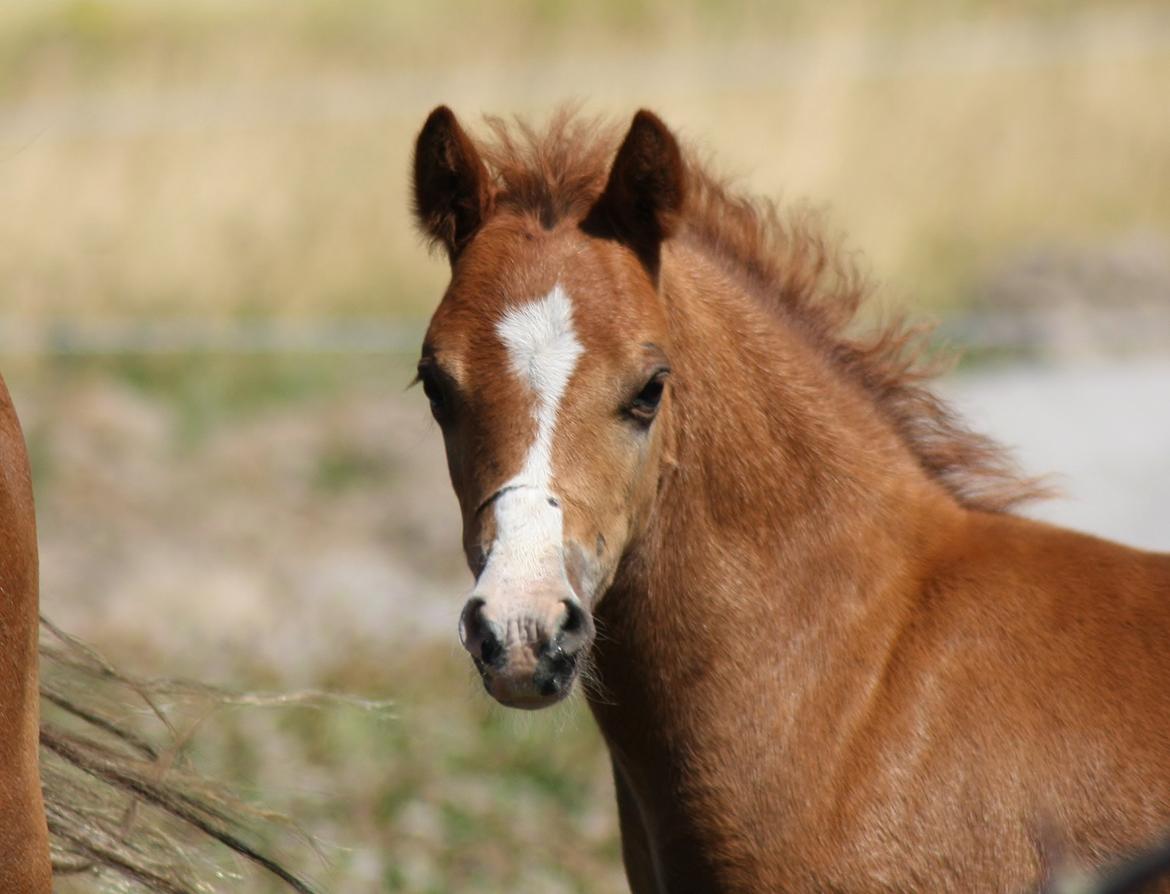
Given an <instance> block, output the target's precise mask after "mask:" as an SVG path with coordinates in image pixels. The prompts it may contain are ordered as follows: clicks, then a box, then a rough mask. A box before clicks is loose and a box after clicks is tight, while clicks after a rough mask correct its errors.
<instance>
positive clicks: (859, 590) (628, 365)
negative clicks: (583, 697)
mask: <svg viewBox="0 0 1170 894" xmlns="http://www.w3.org/2000/svg"><path fill="white" fill-rule="evenodd" d="M651 117H652V116H651ZM653 120H654V121H656V120H657V119H653ZM451 121H452V122H453V121H454V119H453V117H452V119H451ZM492 128H493V131H494V133H495V140H494V141H493V142H491V143H487V144H483V145H480V146H479V147H478V149H476V148H475V146H474V144H473V143H469V145H471V146H472V155H473V159H474V160H475V162H476V163H477V164H478V163H479V159H481V158H482V159H483V162H484V164H485V167H486V170H487V172H488V173H487V174H485V175H484V176H486V177H487V178H489V179H488V181H487V182H486V184H485V182H483V181H481V180H477V179H476V177H475V176H472V177H471V178H470V179H471V180H472V181H473V188H474V189H475V190H478V191H479V193H478V194H480V195H483V196H487V197H488V198H487V199H485V200H484V202H483V204H481V205H480V208H481V211H482V218H483V224H482V226H481V227H480V228H479V229H478V230H477V232H476V233H474V234H473V235H472V236H471V237H470V239H469V240H468V242H467V244H466V247H465V250H464V252H463V253H462V254H461V256H460V257H459V258H458V259H456V261H455V263H454V265H453V276H452V283H451V286H450V288H449V289H448V291H447V294H446V295H445V297H444V299H443V302H442V303H441V305H440V307H439V309H438V310H437V311H436V314H435V316H434V318H433V320H432V322H431V327H430V330H429V332H428V335H427V348H426V361H425V362H426V363H427V364H429V365H430V366H431V367H434V368H436V369H438V370H440V371H441V374H442V377H443V382H444V383H446V384H444V386H443V387H444V388H445V389H446V392H445V393H446V395H447V396H446V398H445V406H446V410H445V413H446V415H445V416H444V417H443V418H442V419H441V422H442V424H443V428H444V436H445V441H446V446H447V452H448V459H449V462H450V465H451V470H452V481H453V484H454V487H455V490H456V493H457V495H458V497H459V499H460V501H461V504H462V505H463V507H464V539H465V548H466V549H467V553H468V561H469V563H470V564H471V566H472V568H473V570H476V571H477V572H478V569H479V568H482V566H483V555H484V554H485V553H487V552H490V550H491V548H492V537H493V534H492V529H491V528H492V526H491V520H490V515H491V510H490V508H489V509H487V510H486V511H485V509H484V505H483V500H484V498H486V497H488V496H489V495H490V494H492V493H493V490H495V489H496V488H498V487H499V486H500V485H501V483H502V482H503V481H505V480H507V478H508V477H509V476H510V475H511V474H513V473H514V472H515V466H516V464H517V462H518V457H519V455H520V454H521V453H522V452H523V450H524V449H525V448H524V446H523V445H524V444H525V443H527V442H528V439H530V438H531V430H530V426H529V425H528V424H527V420H528V418H529V402H530V398H529V397H528V396H527V395H526V394H525V393H524V390H523V389H522V388H519V387H518V386H517V385H516V383H515V382H514V381H513V380H512V379H511V378H510V377H509V373H508V370H507V362H506V358H505V357H504V355H503V353H502V350H501V348H500V346H499V343H498V340H496V339H495V338H494V335H493V327H492V325H491V323H492V321H493V320H495V319H498V318H499V316H500V315H501V314H502V313H503V311H504V309H505V308H507V307H509V306H511V305H513V304H514V303H515V302H518V301H524V300H526V299H531V298H533V297H535V296H539V295H543V294H546V293H547V292H548V290H549V289H550V288H551V287H552V285H553V284H554V283H559V284H560V285H562V286H563V288H564V289H565V290H566V291H567V293H568V294H569V295H571V296H572V298H573V306H574V324H575V328H576V331H577V335H578V337H579V339H580V341H581V342H582V344H583V345H584V352H583V354H582V355H581V360H580V363H579V365H578V366H577V367H576V369H575V371H574V373H573V378H572V380H571V384H570V387H569V389H568V391H567V392H566V395H565V397H564V400H563V402H562V403H561V405H560V409H559V414H558V418H557V429H556V440H555V442H554V444H553V455H552V464H553V470H554V478H555V488H556V494H557V496H558V498H559V499H560V501H561V502H562V503H563V505H564V511H563V517H564V539H565V542H564V553H565V556H566V558H565V568H566V573H567V574H568V576H569V579H570V580H571V581H572V582H573V585H574V588H575V589H576V590H577V592H578V593H579V594H581V597H582V601H583V602H585V604H586V605H588V607H589V608H590V610H591V612H592V614H593V616H594V618H595V621H596V624H597V628H598V631H599V635H598V638H597V640H596V642H595V643H594V644H593V645H592V660H593V663H594V668H595V675H596V681H597V688H596V689H595V690H594V691H593V692H592V693H591V695H590V706H591V708H592V710H593V712H594V715H595V716H596V718H597V721H598V723H599V725H600V727H601V730H602V732H603V734H604V735H605V738H606V742H607V744H608V746H609V749H610V752H611V756H612V758H613V763H614V777H615V783H616V786H617V791H618V807H619V815H620V819H621V824H622V838H623V853H624V857H625V862H626V867H627V872H628V875H629V879H630V884H631V886H632V888H633V890H634V891H635V892H636V894H646V892H666V891H670V892H674V891H688V892H717V891H718V892H727V891H735V892H741V891H742V892H749V891H750V892H772V891H808V892H814V891H859V892H861V891H954V890H963V891H1004V892H1009V891H1025V890H1029V889H1032V890H1034V889H1035V888H1036V887H1037V886H1038V885H1040V884H1041V883H1042V881H1043V880H1044V879H1045V878H1046V877H1047V875H1048V873H1049V871H1050V869H1051V867H1052V863H1053V861H1054V860H1055V859H1058V858H1068V859H1072V860H1074V861H1077V862H1080V863H1082V864H1096V863H1100V862H1102V861H1105V860H1107V859H1111V858H1113V857H1116V856H1119V855H1124V854H1126V853H1131V852H1135V851H1136V850H1138V849H1140V848H1141V847H1143V846H1146V845H1149V844H1151V843H1153V842H1155V841H1157V840H1159V839H1160V837H1161V835H1162V834H1163V833H1164V831H1165V830H1166V829H1168V828H1170V726H1168V725H1167V720H1168V719H1170V650H1168V649H1167V648H1166V643H1167V642H1168V641H1170V556H1166V555H1156V554H1152V553H1145V552H1140V551H1136V550H1132V549H1129V548H1127V547H1124V546H1119V545H1116V544H1113V543H1108V542H1106V541H1103V540H1099V539H1096V538H1093V537H1089V536H1085V535H1082V534H1077V533H1073V532H1070V531H1064V530H1061V529H1058V528H1054V527H1051V526H1048V525H1044V524H1040V523H1037V522H1033V521H1028V520H1026V519H1022V518H1018V517H1015V516H1013V515H1011V514H1009V513H1008V512H1007V511H1006V510H1008V509H1009V508H1010V507H1012V506H1014V505H1016V504H1018V503H1019V502H1020V501H1021V500H1023V499H1026V498H1028V497H1030V496H1033V495H1035V494H1036V493H1037V489H1036V488H1035V486H1034V485H1033V484H1032V483H1030V482H1027V481H1024V480H1022V479H1020V478H1019V477H1017V476H1016V475H1015V473H1014V472H1013V471H1012V467H1011V464H1010V463H1009V462H1008V461H1007V460H1006V459H1005V458H1004V456H1003V454H1002V453H1000V452H999V451H998V450H997V449H996V448H995V447H994V446H993V445H992V444H991V443H990V442H989V441H987V440H986V439H984V438H982V437H980V436H978V435H975V434H972V433H971V432H969V431H967V430H966V429H965V428H964V427H962V425H961V424H960V423H958V422H957V421H956V420H955V418H954V417H953V416H952V415H951V413H950V412H949V410H948V409H947V407H946V406H945V405H944V404H943V403H942V402H940V401H939V400H938V399H937V398H936V397H934V396H933V395H932V394H931V392H930V391H929V390H927V388H926V387H925V384H924V381H923V375H922V373H920V372H919V371H918V369H919V367H918V365H917V363H916V360H917V352H918V351H919V350H920V347H919V346H918V345H917V344H916V343H914V342H913V340H912V339H911V338H910V337H909V336H907V335H906V334H905V330H904V329H902V328H900V327H893V328H888V329H886V330H884V331H881V332H879V333H878V334H877V335H876V336H875V337H873V338H871V339H868V340H864V341H859V340H856V339H855V338H854V337H852V336H851V335H849V334H848V333H849V327H850V326H851V324H852V321H853V320H854V318H855V315H856V312H857V310H858V307H859V305H860V303H861V300H862V298H863V297H864V294H865V292H866V289H865V287H864V286H863V285H862V283H861V280H860V278H859V277H858V276H857V274H856V273H855V272H854V271H853V270H852V268H851V267H850V266H849V265H848V264H847V263H845V262H844V261H842V260H841V259H840V257H839V255H838V254H837V252H836V251H835V250H833V249H832V248H831V247H829V246H828V245H827V244H826V243H825V241H824V240H823V239H822V238H820V237H819V236H818V235H816V234H815V231H814V230H813V229H812V228H811V227H810V226H809V225H808V222H807V221H800V220H797V221H795V222H785V221H784V219H783V218H782V217H781V216H780V215H779V214H778V213H777V211H776V210H775V208H774V207H773V206H772V205H771V204H769V203H766V202H760V201H756V200H749V199H744V198H740V197H737V196H735V195H733V194H732V193H731V192H730V191H729V190H728V189H727V188H726V187H725V186H723V185H722V184H721V183H720V182H719V181H717V180H716V179H715V178H714V177H712V176H711V175H710V174H708V173H707V172H706V169H705V168H704V167H703V166H702V165H700V164H699V163H698V162H696V161H695V160H694V158H693V157H688V158H686V159H685V171H684V175H683V176H684V177H685V182H684V183H683V184H682V187H681V190H680V192H679V194H680V195H685V196H686V199H685V206H684V208H683V211H682V213H681V214H680V215H679V223H678V226H677V229H675V230H674V231H673V235H669V234H667V233H666V232H665V231H664V235H666V236H668V238H665V239H664V241H663V242H662V243H661V245H660V246H659V252H658V256H659V258H660V262H661V263H660V267H659V268H657V269H656V268H655V267H654V266H653V265H650V264H648V263H647V258H646V256H645V252H644V250H643V248H644V247H643V246H642V245H639V244H638V238H631V237H630V236H629V235H628V234H626V233H623V232H621V231H620V230H619V229H615V231H614V232H611V233H609V234H606V233H604V232H598V231H597V230H595V229H594V228H593V227H592V226H590V225H589V221H590V220H591V215H593V214H595V212H596V208H597V204H598V201H599V199H600V197H601V196H602V195H603V194H607V193H608V192H609V189H610V185H611V184H612V183H613V182H614V181H615V180H621V179H622V178H625V177H626V176H627V175H628V174H629V171H625V170H621V168H622V165H623V162H622V161H621V159H622V155H621V154H619V155H618V163H617V164H616V165H614V168H615V169H614V170H611V169H610V162H611V159H613V158H614V153H615V151H616V147H617V132H616V131H613V130H612V129H607V128H603V127H598V126H596V125H595V124H594V123H592V122H583V121H581V120H579V119H576V118H574V117H572V116H571V115H568V114H562V115H560V116H558V117H557V118H555V119H554V121H553V123H552V125H551V127H550V128H549V129H548V131H547V132H544V133H537V132H535V131H533V130H532V129H530V128H527V127H525V126H523V125H520V126H518V128H517V129H516V130H511V129H509V128H508V127H506V126H505V125H503V124H502V123H500V122H498V121H497V122H493V123H492ZM663 134H665V135H666V137H668V136H669V133H668V132H667V131H665V128H664V127H663V128H662V131H661V132H660V133H659V139H658V140H657V142H658V143H659V144H664V143H665V139H666V137H664V136H663ZM659 158H660V161H661V164H662V165H663V166H664V170H668V169H669V168H670V166H671V164H672V162H671V158H672V153H671V152H669V151H662V152H661V153H660V154H659ZM639 163H640V164H644V163H645V159H644V158H643V159H641V161H640V162H639ZM465 173H466V172H465ZM668 179H669V178H668ZM627 182H628V181H627ZM426 188H427V187H426V185H425V184H421V185H420V184H419V183H418V182H417V181H416V191H417V190H420V189H422V190H425V189H426ZM431 198H435V197H431ZM440 198H442V197H440ZM447 198H449V197H447ZM631 201H635V202H641V203H642V207H645V206H646V202H647V201H648V200H647V198H646V197H645V196H638V195H635V196H634V198H633V199H631ZM649 204H650V205H651V206H653V205H654V203H653V202H652V201H651V202H649ZM624 219H626V220H631V219H632V220H636V219H638V216H637V214H636V213H632V212H629V211H627V215H626V217H625V218H624ZM420 223H421V224H422V226H423V227H424V230H426V228H427V221H426V220H425V219H422V220H420ZM583 224H584V226H583ZM427 231H428V232H430V234H431V235H435V233H434V232H433V231H431V230H427ZM641 235H642V236H644V235H645V231H644V232H643V233H642V234H641ZM648 344H652V345H653V346H655V348H656V349H657V350H661V351H662V352H663V353H664V355H665V356H666V357H667V358H669V363H670V367H671V372H670V375H669V379H668V387H667V389H666V391H665V394H664V396H663V398H662V402H661V404H660V407H659V409H658V411H657V417H656V419H655V421H654V422H653V424H652V425H651V426H649V427H648V428H645V429H644V430H643V429H641V428H637V427H635V426H631V425H630V424H629V423H628V420H626V418H625V416H624V413H625V411H624V410H623V409H622V408H623V407H625V406H628V399H629V397H628V396H629V395H631V394H634V393H637V390H638V388H639V387H640V382H641V381H643V379H642V378H640V377H642V376H644V375H645V374H646V369H647V367H646V366H645V362H646V361H645V351H646V346H647V345H648ZM428 374H431V375H434V374H435V373H434V372H433V371H428ZM431 385H432V387H435V386H434V382H433V381H432V382H431ZM485 516H486V517H487V518H486V519H485ZM594 543H596V545H597V549H596V555H594V554H593V553H592V547H593V544H594ZM586 552H588V556H587V557H586V558H585V559H581V558H580V557H581V556H582V555H584V554H585V553H586ZM582 567H583V568H585V569H586V572H588V573H585V572H580V571H578V569H579V568H582ZM591 580H596V581H600V583H599V584H597V585H596V588H595V590H594V591H590V590H589V588H588V587H586V586H584V584H583V583H582V581H591ZM532 646H533V648H534V649H537V648H543V647H544V646H543V645H542V644H541V643H540V642H537V641H533V643H532Z"/></svg>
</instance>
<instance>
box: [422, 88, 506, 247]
mask: <svg viewBox="0 0 1170 894" xmlns="http://www.w3.org/2000/svg"><path fill="white" fill-rule="evenodd" d="M491 201H492V191H491V181H490V178H489V177H488V172H487V168H486V167H485V166H484V163H483V160H482V159H481V158H480V157H479V152H477V151H476V148H475V144H474V143H473V142H472V141H471V138H470V137H468V136H467V134H466V133H464V132H463V128H461V127H460V126H459V122H458V121H457V120H455V113H454V112H452V111H451V110H450V109H449V108H447V107H446V106H439V107H438V108H436V109H435V110H434V111H433V112H431V114H430V115H428V116H427V120H426V123H425V124H423V128H422V131H421V132H420V133H419V135H418V141H417V142H416V143H415V146H414V217H415V221H416V222H417V223H418V228H419V229H420V230H422V232H423V235H424V236H426V237H427V238H428V239H429V240H430V241H431V242H432V243H441V244H442V245H443V247H444V248H446V249H447V256H448V257H449V258H450V259H451V263H452V264H454V263H455V259H456V258H458V257H459V253H460V252H461V251H462V250H463V249H464V248H465V247H466V245H467V243H468V242H469V241H470V240H471V237H472V236H474V235H475V232H476V230H478V229H479V228H480V225H481V224H482V223H483V222H484V220H485V218H486V217H487V215H488V213H489V211H490V208H491Z"/></svg>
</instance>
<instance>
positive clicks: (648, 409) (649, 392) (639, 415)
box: [630, 369, 670, 423]
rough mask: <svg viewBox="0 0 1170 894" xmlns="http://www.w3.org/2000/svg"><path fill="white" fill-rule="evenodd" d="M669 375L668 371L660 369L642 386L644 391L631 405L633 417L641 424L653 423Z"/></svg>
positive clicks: (640, 392) (639, 393)
mask: <svg viewBox="0 0 1170 894" xmlns="http://www.w3.org/2000/svg"><path fill="white" fill-rule="evenodd" d="M669 373H670V370H668V369H660V370H658V371H657V372H655V373H654V375H653V377H652V378H651V379H650V381H649V382H647V383H646V384H645V385H643V386H642V390H641V391H639V392H638V395H637V397H635V398H634V400H633V401H632V402H631V403H630V415H631V416H633V417H634V418H635V419H637V420H639V421H640V422H645V423H649V422H651V421H653V419H654V415H655V414H656V413H657V412H658V405H659V404H660V403H661V402H662V392H663V390H664V389H665V388H666V377H667V375H668V374H669Z"/></svg>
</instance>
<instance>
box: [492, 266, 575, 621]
mask: <svg viewBox="0 0 1170 894" xmlns="http://www.w3.org/2000/svg"><path fill="white" fill-rule="evenodd" d="M496 333H497V334H498V335H499V337H500V340H501V341H502V342H503V343H504V347H505V348H507V351H508V360H509V362H510V364H511V367H512V372H513V373H514V374H515V375H516V377H517V378H518V379H519V380H520V381H521V382H523V383H524V385H525V386H526V387H527V388H528V390H529V391H530V392H531V393H532V396H533V398H534V404H533V407H532V415H533V419H534V421H535V422H536V436H535V438H534V439H533V441H532V444H531V445H530V446H529V448H528V452H527V453H526V454H525V457H524V463H523V465H522V466H521V468H520V471H519V473H518V474H517V475H516V476H515V477H514V478H512V479H511V480H510V481H508V482H507V483H506V484H504V486H503V488H502V493H500V496H499V497H497V498H496V500H495V501H494V502H493V504H492V509H493V510H494V512H495V520H496V539H495V542H494V543H493V544H492V547H491V552H490V554H489V556H488V562H487V566H486V567H485V568H484V570H483V573H482V574H481V575H480V577H479V580H478V582H477V584H476V592H481V593H483V594H484V595H486V594H488V593H491V596H492V598H491V599H490V600H489V602H490V603H491V606H490V609H491V613H492V614H496V612H500V613H501V615H503V614H506V613H507V612H508V609H507V608H506V604H507V603H509V602H515V603H517V604H518V607H519V608H521V610H522V613H524V614H527V612H526V611H524V609H525V608H527V609H528V610H531V607H527V606H523V605H522V603H523V602H524V595H525V591H526V590H529V589H530V588H532V587H533V586H534V585H535V586H540V584H541V583H546V582H547V581H548V580H549V578H550V577H552V578H553V579H554V580H558V581H559V580H562V579H563V578H564V574H565V571H564V562H563V557H562V546H563V541H564V523H563V515H562V512H561V508H560V502H559V500H558V499H557V497H556V495H555V494H554V493H553V492H552V447H553V432H554V431H555V429H556V423H557V412H558V410H559V408H560V404H561V398H562V397H563V396H564V394H565V389H566V388H567V387H568V385H569V379H570V378H572V375H573V370H574V369H575V368H576V366H577V359H578V358H579V357H580V356H581V352H582V350H583V349H582V347H581V343H580V342H579V341H578V340H577V335H576V332H575V331H574V329H573V303H572V301H571V300H570V299H569V296H568V294H567V293H566V292H565V290H564V289H563V288H561V286H560V284H559V283H558V284H557V285H556V286H554V287H553V290H552V291H551V292H549V293H548V294H547V295H545V296H544V297H543V298H541V299H539V300H537V301H530V302H528V303H526V304H522V305H519V306H517V307H513V308H511V309H510V310H508V312H507V313H506V314H505V315H504V317H503V319H501V320H500V322H499V324H498V325H497V326H496ZM509 626H511V623H509ZM508 633H509V635H510V634H512V633H513V631H512V630H509V631H508ZM509 638H510V636H509Z"/></svg>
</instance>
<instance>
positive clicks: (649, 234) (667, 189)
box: [584, 109, 686, 276]
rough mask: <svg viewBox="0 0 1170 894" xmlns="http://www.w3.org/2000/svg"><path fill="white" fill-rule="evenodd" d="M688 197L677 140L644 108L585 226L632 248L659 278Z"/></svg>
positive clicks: (614, 163) (635, 119) (618, 152)
mask: <svg viewBox="0 0 1170 894" xmlns="http://www.w3.org/2000/svg"><path fill="white" fill-rule="evenodd" d="M685 197H686V189H685V171H684V167H683V160H682V152H681V151H680V150H679V147H678V141H677V140H675V138H674V134H672V133H671V132H670V129H669V128H668V127H667V126H666V125H665V124H663V123H662V121H661V120H659V118H658V116H657V115H655V114H654V113H652V112H648V111H646V110H645V109H642V110H640V111H639V112H638V113H637V114H636V115H634V120H633V122H632V123H631V124H630V130H629V132H628V133H627V134H626V138H625V139H624V140H622V145H621V147H620V148H619V149H618V151H617V156H616V157H615V158H614V161H613V168H612V169H611V170H610V172H609V180H608V181H607V182H606V184H605V190H604V192H602V194H601V198H600V199H599V200H598V202H597V204H596V205H595V206H594V208H593V210H592V211H590V212H589V215H588V216H587V217H586V219H585V222H584V227H585V229H586V230H587V231H593V232H596V233H598V234H599V235H610V236H613V237H616V238H617V239H619V240H620V241H622V242H624V243H626V244H627V245H629V246H630V248H632V249H633V250H634V251H635V252H636V253H637V255H638V257H639V258H641V259H642V263H643V264H645V265H646V268H647V269H648V270H649V271H650V273H651V275H655V276H656V275H657V273H658V266H659V259H660V255H661V245H662V242H663V240H665V239H669V238H670V237H671V236H672V235H673V234H674V231H675V229H676V226H677V223H678V219H679V216H680V214H681V213H682V206H683V201H684V199H685ZM606 224H608V228H607V227H606ZM606 229H608V230H609V233H605V232H604V231H605V230H606Z"/></svg>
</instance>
